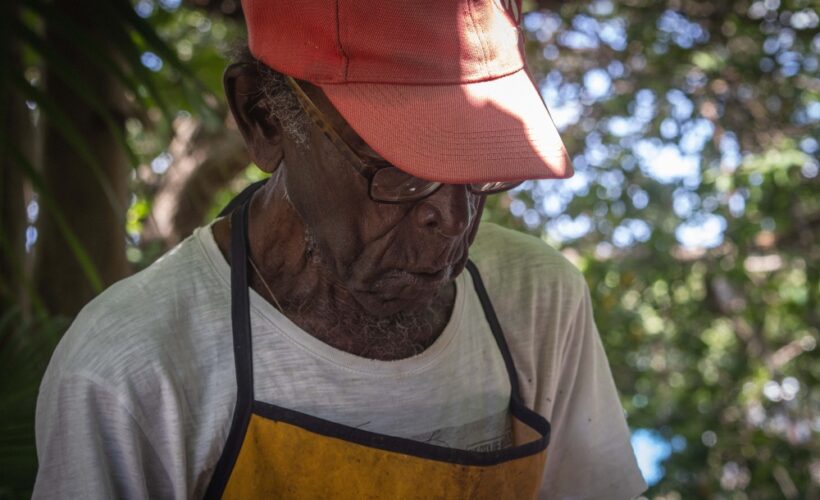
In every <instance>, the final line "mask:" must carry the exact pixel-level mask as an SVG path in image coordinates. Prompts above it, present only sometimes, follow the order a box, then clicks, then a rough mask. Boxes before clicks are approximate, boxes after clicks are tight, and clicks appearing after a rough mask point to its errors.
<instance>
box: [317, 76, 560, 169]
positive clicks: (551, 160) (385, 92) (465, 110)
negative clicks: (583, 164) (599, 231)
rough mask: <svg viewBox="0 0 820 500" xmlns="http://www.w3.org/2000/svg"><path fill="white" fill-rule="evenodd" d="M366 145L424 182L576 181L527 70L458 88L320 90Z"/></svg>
mask: <svg viewBox="0 0 820 500" xmlns="http://www.w3.org/2000/svg"><path fill="white" fill-rule="evenodd" d="M320 87H321V88H322V90H323V91H324V92H325V94H326V95H327V97H328V99H330V102H331V103H333V105H334V106H335V107H336V109H337V110H338V111H339V113H341V115H342V116H343V117H344V118H345V120H347V122H348V123H349V124H350V126H351V127H352V128H353V130H355V131H356V132H357V133H358V134H359V135H360V136H361V137H362V139H364V140H365V142H367V144H368V145H369V146H370V147H371V148H373V149H374V150H375V151H376V152H377V153H379V154H380V155H382V156H383V157H384V158H385V159H386V160H387V161H389V162H390V163H392V164H393V165H395V166H397V167H399V168H400V169H402V170H404V171H405V172H408V173H410V174H412V175H415V176H417V177H421V178H423V179H428V180H433V181H439V182H446V183H453V184H464V183H471V182H486V181H518V180H525V179H549V178H553V179H563V178H567V177H570V176H571V175H572V173H573V170H572V163H571V161H570V159H569V156H568V155H567V151H566V148H565V147H564V143H563V142H562V141H561V137H560V136H559V135H558V130H557V129H556V128H555V124H554V123H553V121H552V118H550V115H549V113H548V112H547V108H546V106H545V105H544V102H543V101H542V100H541V96H540V95H539V94H538V91H537V90H536V88H535V86H534V85H533V83H532V80H530V77H529V75H528V74H527V73H526V70H524V69H522V70H520V71H517V72H515V73H512V74H510V75H507V76H504V77H501V78H497V79H494V80H490V81H484V82H476V83H467V84H458V85H396V84H380V83H345V84H325V85H320Z"/></svg>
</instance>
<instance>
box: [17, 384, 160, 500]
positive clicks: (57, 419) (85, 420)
mask: <svg viewBox="0 0 820 500" xmlns="http://www.w3.org/2000/svg"><path fill="white" fill-rule="evenodd" d="M127 406H128V405H127V404H125V402H124V401H121V400H120V398H118V397H117V394H115V393H114V391H112V390H109V389H107V388H106V386H105V383H104V381H100V380H95V379H94V378H93V376H91V375H87V374H72V375H60V376H53V377H49V376H48V375H47V376H46V378H45V379H44V381H43V384H42V386H41V388H40V395H39V398H38V402H37V414H36V431H37V432H36V435H37V456H38V460H39V469H38V472H37V479H36V482H35V485H34V494H33V498H34V499H46V498H61V499H62V498H84V499H109V498H127V499H132V498H134V499H143V498H173V497H174V488H173V486H172V484H171V481H170V479H169V476H168V474H167V473H166V470H165V468H164V467H163V465H162V463H161V461H160V459H159V457H158V456H157V453H156V452H155V450H154V447H153V446H152V445H151V443H150V442H149V441H148V439H147V438H146V436H145V434H144V433H143V431H142V429H141V428H140V426H139V425H138V423H137V421H136V420H135V418H134V416H133V415H132V414H131V412H130V411H129V409H128V407H127Z"/></svg>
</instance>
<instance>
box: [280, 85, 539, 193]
mask: <svg viewBox="0 0 820 500" xmlns="http://www.w3.org/2000/svg"><path fill="white" fill-rule="evenodd" d="M284 77H285V81H286V82H287V84H288V85H289V86H290V88H291V89H292V90H293V91H294V94H295V95H296V97H297V100H298V101H299V103H300V104H301V107H302V109H303V110H304V111H305V113H307V115H308V116H309V117H310V119H311V121H312V122H313V124H314V125H316V127H317V128H319V130H321V131H322V133H324V135H325V137H327V138H328V140H330V142H331V143H332V144H333V145H334V146H335V147H336V149H337V150H338V151H339V152H340V153H342V154H343V155H344V156H345V158H346V159H347V160H348V162H349V163H350V165H351V166H352V167H353V168H354V169H355V170H356V171H357V172H358V173H359V175H361V176H362V177H364V178H365V179H366V180H367V194H368V196H369V197H370V199H371V200H373V201H375V202H377V203H388V204H402V203H411V202H416V201H419V200H423V199H424V198H427V197H428V196H431V195H433V194H434V193H435V192H436V191H438V190H439V189H440V188H441V186H443V185H444V184H445V183H443V182H438V181H427V180H425V179H421V178H418V177H416V178H417V179H420V180H423V181H425V182H427V183H429V184H430V187H429V188H428V189H429V191H427V192H425V190H423V191H421V193H423V194H420V195H418V197H415V198H408V199H406V200H384V199H379V198H377V197H374V196H373V178H374V177H375V176H376V173H377V172H378V171H380V170H383V169H386V168H393V169H396V170H398V171H400V172H402V173H404V174H405V175H408V176H410V177H415V176H414V175H412V174H409V173H407V172H404V171H403V170H401V169H400V168H398V167H396V166H395V165H393V164H391V163H390V162H388V161H386V160H384V163H385V165H384V166H375V165H370V164H368V163H367V161H366V160H364V159H363V158H362V157H361V156H359V154H358V153H356V151H355V150H354V149H353V148H352V147H351V146H350V145H349V144H348V143H347V142H346V141H345V140H344V139H342V136H341V135H340V134H339V132H338V131H337V130H336V129H335V128H334V127H333V125H332V124H331V123H330V119H328V118H327V116H326V115H325V114H324V113H323V112H322V111H321V110H320V109H319V107H318V106H317V105H316V103H314V102H313V100H312V99H311V98H310V97H309V96H308V95H307V93H306V92H305V90H304V89H303V88H302V87H301V86H300V85H299V83H298V82H297V81H296V80H295V79H294V78H293V77H290V76H288V75H284ZM522 182H523V181H519V182H512V183H509V185H505V186H504V187H503V188H502V189H497V190H491V191H479V190H477V189H475V188H474V187H473V184H465V186H466V187H467V190H468V191H470V192H471V193H473V194H475V195H479V196H487V195H490V194H496V193H501V192H504V191H508V190H510V189H512V188H514V187H516V186H518V185H520V184H521V183H522ZM505 184H507V183H505Z"/></svg>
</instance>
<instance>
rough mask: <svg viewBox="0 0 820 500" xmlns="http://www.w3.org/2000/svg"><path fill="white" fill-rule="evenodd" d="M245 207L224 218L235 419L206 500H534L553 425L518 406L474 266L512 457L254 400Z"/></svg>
mask: <svg viewBox="0 0 820 500" xmlns="http://www.w3.org/2000/svg"><path fill="white" fill-rule="evenodd" d="M248 205H249V203H247V202H246V203H245V204H244V205H243V206H242V207H241V208H239V209H237V210H234V211H233V214H232V216H231V217H232V220H231V222H232V224H231V225H232V229H231V260H232V262H233V265H231V296H232V298H231V302H232V303H231V315H232V326H233V341H234V358H235V361H236V377H237V401H236V409H235V411H234V416H233V421H232V423H231V429H230V433H229V435H228V439H227V442H226V444H225V448H224V450H223V452H222V455H221V456H220V459H219V461H218V463H217V465H216V468H215V470H214V473H213V476H212V477H211V482H210V483H209V485H208V489H207V491H206V493H205V498H238V499H257V498H283V499H316V498H334V499H335V498H350V499H354V498H355V499H361V498H367V499H371V498H389V499H396V498H418V499H431V498H465V499H466V498H471V499H472V498H476V499H477V498H487V499H493V500H500V499H507V498H509V499H525V498H534V497H535V496H536V495H537V493H538V488H539V486H540V483H541V476H542V473H543V470H544V462H545V461H546V458H547V445H548V443H549V434H550V425H549V423H548V422H547V421H546V420H545V419H544V418H543V417H541V416H540V415H538V414H537V413H535V412H534V411H532V410H530V409H528V408H526V407H525V406H524V404H523V403H522V402H521V399H520V396H519V390H518V380H517V377H516V373H515V367H514V366H513V361H512V357H511V356H510V352H509V350H508V348H507V344H506V342H505V341H504V336H503V334H502V332H501V327H500V325H499V323H498V320H497V318H496V315H495V312H494V311H493V307H492V304H491V303H490V299H489V297H488V295H487V292H486V290H485V289H484V285H483V283H482V281H481V277H480V276H479V274H478V270H477V269H476V267H475V265H473V263H472V262H468V263H467V269H468V271H469V272H470V274H471V275H472V278H473V282H474V284H475V289H476V292H477V294H478V296H479V299H480V301H481V305H482V307H483V309H484V314H485V316H486V318H487V321H488V323H489V325H490V328H491V329H492V332H493V335H494V337H495V339H496V342H497V344H498V347H499V349H500V350H501V354H502V356H503V358H504V362H505V364H506V367H507V372H508V375H509V377H510V384H511V390H512V394H511V397H510V406H509V411H510V416H511V418H512V422H513V425H512V428H513V440H514V446H513V447H511V448H507V449H503V450H497V451H468V450H460V449H452V448H446V447H442V446H436V445H432V444H428V443H422V442H418V441H413V440H410V439H404V438H399V437H394V436H387V435H384V434H377V433H374V432H368V431H364V430H361V429H357V428H353V427H348V426H345V425H341V424H338V423H335V422H331V421H328V420H324V419H321V418H317V417H314V416H311V415H307V414H304V413H300V412H297V411H293V410H289V409H286V408H282V407H279V406H275V405H272V404H268V403H264V402H261V401H256V400H255V399H254V395H253V364H252V363H253V361H252V360H253V358H252V354H251V353H252V349H251V328H250V312H249V295H248V281H247V273H248V265H247V219H248ZM243 263H244V265H242V264H243Z"/></svg>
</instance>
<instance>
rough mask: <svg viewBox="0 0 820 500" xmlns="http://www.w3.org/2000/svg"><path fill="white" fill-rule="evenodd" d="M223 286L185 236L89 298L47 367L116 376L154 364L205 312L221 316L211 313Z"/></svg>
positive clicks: (195, 241) (194, 241)
mask: <svg viewBox="0 0 820 500" xmlns="http://www.w3.org/2000/svg"><path fill="white" fill-rule="evenodd" d="M223 285H224V283H222V282H221V280H220V277H219V276H217V273H215V272H213V269H211V263H210V262H209V259H208V256H207V255H206V252H204V249H203V248H202V245H201V242H200V241H199V238H198V237H197V236H196V235H194V236H191V237H189V238H188V239H186V240H185V241H183V242H181V243H180V244H179V245H177V246H176V247H175V248H173V249H171V250H170V251H168V252H167V253H166V254H165V255H163V256H162V257H160V258H159V259H158V260H157V261H156V262H154V263H153V264H151V265H150V266H148V267H147V268H145V269H143V270H142V271H140V272H138V273H136V274H134V275H132V276H130V277H128V278H125V279H123V280H121V281H119V282H117V283H114V284H113V285H111V286H110V287H109V288H108V289H106V290H105V291H103V292H102V293H101V294H100V295H98V296H97V297H96V298H94V299H93V300H92V301H91V302H89V303H88V304H87V305H86V306H85V307H84V308H83V310H82V311H80V313H79V314H78V315H77V317H76V319H75V320H74V322H73V323H72V324H71V326H70V327H69V329H68V331H67V332H66V333H65V335H64V336H63V338H62V340H61V341H60V344H59V346H58V348H57V350H56V351H55V354H54V356H53V358H52V363H51V364H52V365H53V366H52V368H54V369H55V370H57V371H60V372H64V371H65V372H77V371H83V372H88V373H93V374H95V375H96V376H99V377H103V378H105V377H112V378H114V379H116V378H117V377H118V376H119V375H121V373H120V372H121V371H124V370H126V369H128V370H132V369H133V368H134V366H133V365H134V364H139V363H141V362H145V363H154V362H156V361H157V358H158V357H159V356H163V353H165V352H168V350H169V349H172V348H173V345H182V344H184V343H185V342H187V340H189V339H186V337H189V336H190V333H191V332H192V331H194V329H193V328H192V325H194V324H196V323H200V324H202V323H205V324H207V323H206V322H207V321H208V318H207V316H208V313H209V312H218V314H219V315H223V316H224V314H225V311H223V310H221V309H220V310H219V311H214V308H217V307H218V305H220V304H222V303H223V302H225V301H229V292H228V291H227V290H225V289H223V288H225V286H223ZM228 303H229V302H228Z"/></svg>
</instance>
